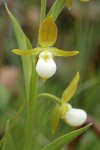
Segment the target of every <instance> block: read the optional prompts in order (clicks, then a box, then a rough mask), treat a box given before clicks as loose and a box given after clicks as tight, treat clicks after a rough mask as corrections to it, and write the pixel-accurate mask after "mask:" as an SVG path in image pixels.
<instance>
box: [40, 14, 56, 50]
mask: <svg viewBox="0 0 100 150" xmlns="http://www.w3.org/2000/svg"><path fill="white" fill-rule="evenodd" d="M56 39H57V27H56V24H55V22H54V20H53V17H52V16H50V17H48V18H46V19H45V20H44V21H43V22H42V24H41V25H40V29H39V35H38V43H39V44H40V45H41V46H42V47H49V46H52V45H54V43H55V42H56Z"/></svg>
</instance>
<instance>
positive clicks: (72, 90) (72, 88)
mask: <svg viewBox="0 0 100 150" xmlns="http://www.w3.org/2000/svg"><path fill="white" fill-rule="evenodd" d="M79 78H80V76H79V72H77V74H76V76H75V77H74V79H73V80H72V82H71V83H70V84H69V86H68V88H66V89H65V91H64V92H63V94H62V101H63V102H68V101H69V100H70V99H71V98H72V96H73V95H74V93H75V92H76V89H77V85H78V81H79Z"/></svg>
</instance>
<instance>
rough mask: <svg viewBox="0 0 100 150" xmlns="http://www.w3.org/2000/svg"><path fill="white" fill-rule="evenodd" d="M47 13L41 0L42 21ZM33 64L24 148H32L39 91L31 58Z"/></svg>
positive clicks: (28, 149) (26, 149)
mask: <svg viewBox="0 0 100 150" xmlns="http://www.w3.org/2000/svg"><path fill="white" fill-rule="evenodd" d="M45 13H46V0H41V17H40V23H41V22H42V21H43V20H44V19H45ZM31 61H32V64H33V69H32V76H31V82H30V94H29V103H28V112H27V113H28V114H27V124H26V135H25V147H24V150H30V149H31V144H32V137H33V131H34V126H35V108H36V107H35V104H36V93H37V83H38V75H37V73H36V70H35V65H34V64H35V63H34V61H33V59H31Z"/></svg>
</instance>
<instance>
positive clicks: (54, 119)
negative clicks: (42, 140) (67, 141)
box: [51, 104, 62, 133]
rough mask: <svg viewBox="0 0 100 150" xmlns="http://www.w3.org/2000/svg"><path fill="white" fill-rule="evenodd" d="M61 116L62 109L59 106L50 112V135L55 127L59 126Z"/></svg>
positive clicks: (54, 130)
mask: <svg viewBox="0 0 100 150" xmlns="http://www.w3.org/2000/svg"><path fill="white" fill-rule="evenodd" d="M61 115H62V109H61V106H60V105H59V104H58V105H56V107H55V108H54V110H53V112H52V115H51V130H52V133H55V132H56V130H57V127H58V125H59V121H60V119H61Z"/></svg>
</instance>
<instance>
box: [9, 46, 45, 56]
mask: <svg viewBox="0 0 100 150" xmlns="http://www.w3.org/2000/svg"><path fill="white" fill-rule="evenodd" d="M42 50H43V48H41V47H37V48H34V49H31V50H21V49H14V50H12V52H13V53H15V54H17V55H21V56H31V55H34V56H37V55H39V53H40V52H41V51H42Z"/></svg>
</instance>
